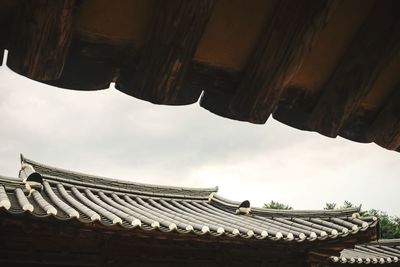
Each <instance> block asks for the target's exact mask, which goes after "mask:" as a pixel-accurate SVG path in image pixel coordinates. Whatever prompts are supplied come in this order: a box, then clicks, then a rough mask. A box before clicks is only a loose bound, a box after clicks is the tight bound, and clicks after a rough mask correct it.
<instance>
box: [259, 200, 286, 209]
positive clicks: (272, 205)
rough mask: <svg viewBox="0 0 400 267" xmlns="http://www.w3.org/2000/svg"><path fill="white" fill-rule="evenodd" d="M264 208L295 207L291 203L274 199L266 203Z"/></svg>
mask: <svg viewBox="0 0 400 267" xmlns="http://www.w3.org/2000/svg"><path fill="white" fill-rule="evenodd" d="M264 208H267V209H274V210H292V209H293V208H292V207H291V206H289V205H286V204H283V203H280V202H278V201H273V200H271V202H269V203H265V204H264Z"/></svg>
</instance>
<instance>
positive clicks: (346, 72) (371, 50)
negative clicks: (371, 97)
mask: <svg viewBox="0 0 400 267" xmlns="http://www.w3.org/2000/svg"><path fill="white" fill-rule="evenodd" d="M398 10H400V2H399V1H396V0H394V1H377V2H376V5H375V6H374V7H373V8H372V11H371V13H370V14H369V16H368V17H367V18H366V20H365V21H364V23H363V24H362V25H361V27H360V29H359V30H358V32H357V33H356V35H355V36H354V38H353V40H352V42H351V43H350V44H349V47H348V49H347V51H346V53H345V54H344V55H343V57H341V59H340V61H339V63H338V65H337V66H336V69H335V71H334V72H333V74H332V75H331V77H330V79H328V81H327V82H326V83H325V85H324V86H323V87H322V90H323V94H322V96H321V99H320V101H319V102H318V104H317V106H316V107H315V108H314V110H313V113H312V114H311V117H310V120H309V125H310V128H311V129H313V130H315V131H318V132H319V133H321V134H324V135H326V136H329V137H336V136H337V135H338V133H339V131H340V129H341V128H342V126H343V125H344V124H345V122H346V120H347V119H348V118H349V117H350V116H351V115H352V113H353V112H354V111H355V110H356V109H357V108H358V107H359V106H360V104H361V102H362V100H363V98H364V97H365V96H366V95H367V94H368V93H369V92H370V90H371V89H372V87H373V85H374V82H375V81H376V80H377V77H378V75H379V74H380V73H381V71H382V69H383V67H384V66H385V65H387V64H388V62H389V61H390V59H391V58H392V57H393V56H394V55H395V54H396V53H399V48H400V38H399V37H398V36H399V35H400V17H399V16H398Z"/></svg>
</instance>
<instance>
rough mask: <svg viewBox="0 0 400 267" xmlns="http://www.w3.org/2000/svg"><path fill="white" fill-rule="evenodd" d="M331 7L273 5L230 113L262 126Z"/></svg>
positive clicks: (286, 1)
mask: <svg viewBox="0 0 400 267" xmlns="http://www.w3.org/2000/svg"><path fill="white" fill-rule="evenodd" d="M334 7H335V4H334V1H318V0H300V1H290V0H281V1H277V5H276V7H275V10H274V12H273V14H272V18H271V19H270V20H269V21H268V22H267V27H266V29H265V31H264V33H262V35H261V37H260V40H259V42H258V45H257V47H256V49H255V51H254V53H253V55H252V56H251V58H250V60H249V61H248V63H247V67H246V68H245V70H244V74H243V78H242V80H241V82H240V84H239V87H238V90H237V92H236V94H235V96H234V98H233V100H232V103H231V110H232V112H233V113H236V114H237V116H238V117H240V118H242V119H243V120H246V121H250V122H253V123H265V122H266V120H267V119H268V117H269V115H270V114H271V113H272V112H273V110H274V109H275V107H276V105H277V104H278V102H279V99H280V97H281V94H282V92H283V90H284V88H285V87H286V86H287V85H288V82H289V81H290V80H291V78H292V77H293V76H294V74H295V73H296V72H297V71H298V69H299V67H300V66H301V64H302V62H303V60H304V58H305V56H306V55H307V52H308V51H309V50H310V49H311V48H312V46H313V44H314V41H315V39H316V38H317V36H318V34H319V33H320V31H321V29H322V28H323V27H324V25H325V23H326V22H327V20H328V19H329V17H330V15H331V13H332V10H333V9H334Z"/></svg>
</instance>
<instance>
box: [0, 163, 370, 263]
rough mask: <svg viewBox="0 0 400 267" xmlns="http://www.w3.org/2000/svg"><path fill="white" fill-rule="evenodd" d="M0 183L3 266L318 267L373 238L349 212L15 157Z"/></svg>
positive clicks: (354, 213)
mask: <svg viewBox="0 0 400 267" xmlns="http://www.w3.org/2000/svg"><path fill="white" fill-rule="evenodd" d="M21 162H22V164H21V170H20V173H19V179H12V178H6V177H2V178H1V179H0V207H1V208H0V210H1V213H0V218H1V220H0V224H1V227H0V236H1V237H2V241H1V242H0V264H1V265H5V266H11V265H12V266H27V265H31V266H46V264H47V265H51V266H63V265H68V266H157V265H160V264H162V265H167V266H168V265H173V266H183V265H185V266H187V265H188V264H190V265H191V266H205V265H206V266H243V265H246V266H319V265H318V264H321V263H324V262H326V259H327V258H329V257H330V256H332V255H336V256H339V253H340V251H341V250H342V249H344V248H352V247H354V246H355V245H356V244H360V243H366V242H369V241H371V240H374V239H376V238H377V220H376V218H375V217H360V215H359V214H358V211H359V210H358V209H355V208H350V209H343V210H331V211H328V210H321V211H284V210H269V209H264V208H256V207H250V210H249V211H246V212H240V211H239V210H238V207H239V204H240V203H239V202H234V201H231V200H227V199H225V198H223V197H221V196H219V195H218V194H217V188H208V189H194V188H180V187H170V186H157V185H147V184H139V183H131V182H126V181H121V180H114V179H107V178H101V177H97V176H93V175H87V174H82V173H78V172H73V171H67V170H63V169H59V168H54V167H50V166H47V165H44V164H41V163H37V162H35V161H32V160H30V159H27V158H24V157H22V159H21Z"/></svg>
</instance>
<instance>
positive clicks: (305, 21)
mask: <svg viewBox="0 0 400 267" xmlns="http://www.w3.org/2000/svg"><path fill="white" fill-rule="evenodd" d="M399 9H400V2H399V1H397V0H352V1H342V0H328V1H320V0H297V1H291V0H279V1H275V0H250V1H240V0H190V1H188V0H171V1H162V2H159V1H157V0H131V1H126V0H114V1H108V0H55V1H46V0H25V1H16V0H0V58H2V55H3V52H4V49H7V50H8V58H7V66H9V67H10V68H11V69H12V70H13V71H15V72H17V73H19V74H21V75H24V76H26V77H28V78H30V79H34V80H36V81H40V82H43V83H47V84H50V85H53V86H57V87H61V88H69V89H75V90H100V89H107V88H109V87H110V85H111V83H115V87H116V88H117V89H118V90H120V91H122V92H124V93H126V94H127V95H130V96H133V97H136V98H140V99H143V100H146V101H149V102H152V103H156V104H164V105H188V104H193V103H196V102H198V101H199V103H200V106H202V107H203V108H205V109H207V110H209V111H211V112H213V113H215V114H218V115H220V116H224V117H227V118H231V119H235V120H242V121H247V122H251V123H265V122H266V120H267V119H268V118H269V117H270V115H271V114H272V116H273V117H274V118H275V119H277V120H278V121H280V122H283V123H285V124H287V125H290V126H292V127H295V128H298V129H301V130H308V131H316V132H319V133H321V134H323V135H326V136H329V137H336V136H342V137H344V138H347V139H350V140H353V141H357V142H363V143H368V142H375V143H377V144H378V145H380V146H382V147H385V148H387V149H391V150H400V115H399V114H400V112H399V105H398V103H399V102H400V93H399V92H400V89H399V88H400V87H399V86H400V76H399V75H398V73H399V72H400V37H399V36H400V17H399V16H398V10H399ZM39 33H40V34H39ZM1 62H2V61H1V60H0V63H1ZM200 96H201V99H200ZM199 99H200V100H199Z"/></svg>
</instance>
